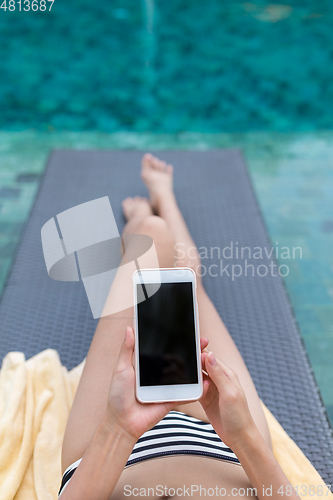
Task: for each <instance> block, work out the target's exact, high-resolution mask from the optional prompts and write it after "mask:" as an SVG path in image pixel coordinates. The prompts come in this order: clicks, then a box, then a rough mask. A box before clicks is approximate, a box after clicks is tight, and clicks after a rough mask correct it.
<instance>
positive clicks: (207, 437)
mask: <svg viewBox="0 0 333 500" xmlns="http://www.w3.org/2000/svg"><path fill="white" fill-rule="evenodd" d="M168 455H201V456H205V457H208V458H216V459H219V460H226V461H228V462H233V463H235V464H238V465H240V462H239V460H238V458H237V457H236V455H235V454H234V453H233V451H232V450H231V449H230V448H228V446H226V445H225V444H224V443H223V442H222V441H221V439H220V438H219V436H218V435H217V434H216V432H215V430H214V429H213V427H212V425H211V424H208V423H206V422H202V421H201V420H198V419H196V418H194V417H190V416H189V415H186V414H185V413H181V412H178V411H170V412H169V413H168V414H167V415H166V416H165V417H164V418H163V419H162V420H161V421H160V422H159V423H158V424H157V425H155V427H153V428H152V429H151V430H150V431H148V432H145V434H143V435H142V436H141V437H140V439H139V440H138V441H137V442H136V444H135V446H134V448H133V451H132V453H131V455H130V457H129V459H128V461H127V463H126V466H125V468H126V467H129V466H130V465H133V464H136V463H138V462H141V461H143V460H149V459H151V458H158V457H164V456H168ZM81 460H82V459H79V460H77V461H76V462H74V463H73V464H72V465H70V466H69V467H68V468H67V469H66V471H65V473H64V475H63V479H62V483H61V488H60V491H59V495H60V493H61V492H62V491H63V489H64V487H65V485H66V484H68V481H69V480H70V478H71V477H72V475H73V474H74V472H75V470H76V468H77V467H78V465H79V463H80V462H81Z"/></svg>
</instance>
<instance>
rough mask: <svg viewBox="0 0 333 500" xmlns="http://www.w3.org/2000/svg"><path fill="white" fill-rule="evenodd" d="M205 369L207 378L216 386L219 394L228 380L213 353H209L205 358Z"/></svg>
mask: <svg viewBox="0 0 333 500" xmlns="http://www.w3.org/2000/svg"><path fill="white" fill-rule="evenodd" d="M205 368H206V370H207V373H208V375H209V377H210V378H211V379H212V381H213V382H214V384H215V385H216V387H217V389H218V391H219V392H221V391H222V390H223V388H224V386H225V383H226V381H227V380H228V377H227V374H226V373H225V371H224V369H223V366H222V364H221V363H220V362H219V361H218V360H217V359H216V357H215V355H214V353H213V352H212V351H210V352H209V353H208V354H207V356H206V362H205Z"/></svg>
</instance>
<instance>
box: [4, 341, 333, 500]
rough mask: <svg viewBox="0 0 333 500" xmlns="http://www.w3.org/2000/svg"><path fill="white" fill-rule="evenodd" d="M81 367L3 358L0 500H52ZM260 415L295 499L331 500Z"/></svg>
mask: <svg viewBox="0 0 333 500" xmlns="http://www.w3.org/2000/svg"><path fill="white" fill-rule="evenodd" d="M83 366H84V362H82V363H81V364H80V365H79V366H77V367H76V368H74V369H73V370H71V371H70V372H68V371H67V369H66V368H65V367H63V366H62V365H61V363H60V359H59V356H58V353H57V352H56V351H54V350H52V349H46V350H45V351H43V352H41V353H39V354H37V355H36V356H34V357H33V358H31V359H29V360H28V361H25V357H24V354H23V353H20V352H10V353H9V354H7V356H6V357H5V358H4V360H3V363H2V368H1V372H0V499H1V500H13V499H15V500H56V498H57V493H58V490H59V486H60V482H61V458H60V457H61V444H62V439H63V435H64V431H65V426H66V421H67V418H68V415H69V411H70V408H71V405H72V402H73V398H74V394H75V391H76V388H77V385H78V382H79V379H80V376H81V373H82V369H83ZM263 406H264V405H263ZM264 411H265V414H266V417H267V420H268V425H269V428H270V432H271V435H272V440H273V448H274V455H275V456H276V458H277V460H278V462H279V463H280V465H281V467H282V469H283V470H284V472H285V473H286V475H287V477H288V478H289V480H290V482H291V483H292V484H293V486H298V489H299V495H300V498H302V499H309V500H313V498H318V497H322V498H326V499H331V500H332V499H333V494H332V493H330V492H327V489H326V487H325V484H324V482H323V480H322V479H321V477H320V476H319V474H318V473H317V472H316V470H315V469H314V467H313V466H312V465H311V464H310V462H309V461H308V459H307V458H306V457H305V456H304V454H303V453H302V452H301V450H300V449H299V448H298V447H297V446H296V444H295V443H294V442H293V441H292V440H291V439H290V438H289V436H288V435H287V434H286V433H285V431H284V430H283V429H282V427H281V426H280V424H279V423H278V422H277V420H276V419H275V418H274V417H273V415H272V414H271V413H270V411H269V410H268V409H267V408H266V407H265V406H264ZM302 485H304V486H303V490H301V489H300V487H301V486H302ZM310 487H311V488H310ZM320 487H322V488H323V489H322V491H323V493H322V494H320V493H318V492H320ZM318 488H319V489H318ZM302 491H303V493H307V494H304V495H303V494H302ZM284 497H285V495H284V496H283V497H281V498H284Z"/></svg>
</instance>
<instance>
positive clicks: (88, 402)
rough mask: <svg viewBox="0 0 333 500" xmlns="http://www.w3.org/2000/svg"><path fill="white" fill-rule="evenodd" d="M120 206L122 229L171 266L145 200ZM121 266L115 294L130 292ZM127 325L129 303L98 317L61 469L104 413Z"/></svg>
mask: <svg viewBox="0 0 333 500" xmlns="http://www.w3.org/2000/svg"><path fill="white" fill-rule="evenodd" d="M147 208H149V210H147ZM123 209H124V213H125V216H126V217H128V223H127V225H126V226H125V228H124V233H127V234H128V233H132V234H133V233H135V234H147V235H149V236H151V237H152V238H153V239H154V244H155V247H156V251H157V254H158V260H159V264H160V267H173V265H174V258H173V247H174V240H173V237H172V234H171V232H170V230H169V228H168V226H167V224H166V222H165V221H164V220H163V219H161V218H160V217H157V216H155V215H151V213H152V212H151V208H150V205H149V203H148V201H147V200H143V201H142V200H140V199H139V198H135V199H127V200H124V202H123ZM143 264H144V265H142V266H141V267H151V265H150V262H149V257H148V258H147V259H146V261H145V262H144V263H143ZM124 267H125V266H120V268H119V270H118V272H117V276H116V277H115V279H114V282H113V284H112V287H111V291H110V294H111V293H112V290H113V289H114V288H115V290H116V293H117V294H118V295H121V294H125V295H126V296H127V294H130V293H132V282H131V275H129V276H126V275H125V274H124V273H125V271H123V269H124ZM122 273H123V274H122ZM128 325H130V326H132V325H133V307H131V308H129V309H126V310H125V311H121V312H119V313H115V314H111V315H109V316H105V317H102V318H101V319H100V320H99V323H98V325H97V328H96V332H95V334H94V337H93V340H92V343H91V345H90V348H89V352H88V355H87V358H86V363H85V366H84V369H83V373H82V376H81V379H80V383H79V385H78V389H77V392H76V395H75V399H74V402H73V405H72V409H71V412H70V415H69V419H68V422H67V427H66V431H65V436H64V442H63V447H62V468H63V471H64V470H65V469H66V468H67V467H68V466H69V465H70V464H71V463H73V462H75V461H76V460H78V459H79V458H81V457H82V456H83V454H84V452H85V450H86V448H87V446H88V444H89V442H90V440H91V438H92V436H93V434H94V432H95V430H96V428H97V427H98V425H99V423H100V421H101V419H102V417H103V415H104V413H105V410H106V403H107V395H108V392H109V388H110V382H111V378H112V372H113V368H114V366H115V364H116V362H117V359H118V355H119V350H120V346H121V343H122V341H123V338H124V335H125V330H126V327H127V326H128Z"/></svg>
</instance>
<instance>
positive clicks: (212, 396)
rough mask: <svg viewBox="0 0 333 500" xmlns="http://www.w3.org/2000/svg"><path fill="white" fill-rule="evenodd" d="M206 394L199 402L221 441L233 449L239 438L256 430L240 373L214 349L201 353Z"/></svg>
mask: <svg viewBox="0 0 333 500" xmlns="http://www.w3.org/2000/svg"><path fill="white" fill-rule="evenodd" d="M201 361H202V368H203V370H205V371H206V372H207V374H208V376H207V375H205V374H204V393H203V396H202V397H201V399H200V403H201V405H202V407H203V409H204V410H205V412H206V415H207V417H208V420H209V421H210V423H211V424H212V426H213V427H214V429H215V431H216V433H217V434H218V435H219V436H220V438H221V439H222V441H223V442H224V443H225V444H226V445H227V446H230V448H233V446H235V445H236V444H237V443H238V442H239V441H241V440H242V439H244V437H245V436H248V435H249V433H251V432H252V431H253V432H256V431H257V428H256V425H255V423H254V421H253V419H252V416H251V413H250V410H249V407H248V404H247V400H246V396H245V393H244V391H243V389H242V387H241V385H240V382H239V379H238V376H237V374H236V372H235V371H234V370H232V369H231V368H229V367H228V366H227V365H226V364H224V363H223V362H222V361H221V360H220V359H218V358H216V357H215V356H214V354H213V353H212V352H207V351H204V352H202V354H201Z"/></svg>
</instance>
